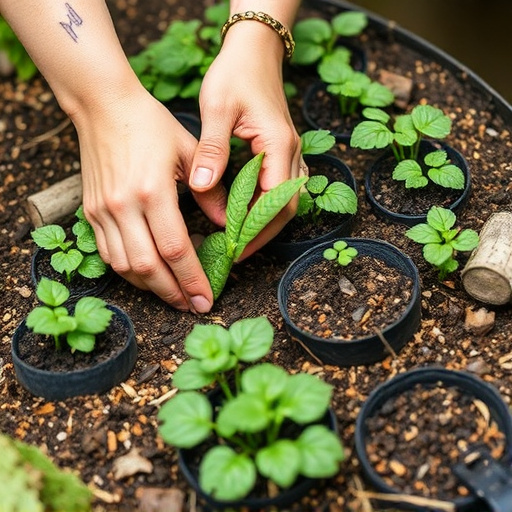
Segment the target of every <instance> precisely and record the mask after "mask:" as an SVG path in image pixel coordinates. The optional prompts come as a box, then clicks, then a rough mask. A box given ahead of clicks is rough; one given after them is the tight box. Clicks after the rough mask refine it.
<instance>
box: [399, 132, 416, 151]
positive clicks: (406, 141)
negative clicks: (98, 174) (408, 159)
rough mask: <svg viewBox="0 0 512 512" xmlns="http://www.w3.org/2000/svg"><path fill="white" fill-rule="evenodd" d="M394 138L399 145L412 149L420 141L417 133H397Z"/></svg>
mask: <svg viewBox="0 0 512 512" xmlns="http://www.w3.org/2000/svg"><path fill="white" fill-rule="evenodd" d="M393 138H394V140H395V142H396V143H397V144H398V145H400V146H404V147H410V146H412V145H414V144H415V143H416V141H417V140H418V134H417V132H416V131H409V132H396V133H395V135H394V137H393Z"/></svg>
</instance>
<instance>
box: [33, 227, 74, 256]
mask: <svg viewBox="0 0 512 512" xmlns="http://www.w3.org/2000/svg"><path fill="white" fill-rule="evenodd" d="M31 236H32V239H33V240H34V242H35V243H36V244H37V245H38V246H39V247H42V248H43V249H46V250H48V251H51V250H53V249H57V248H63V245H64V242H65V240H66V232H65V231H64V229H63V228H62V227H61V226H58V225H56V224H50V225H48V226H41V227H40V228H37V229H35V230H34V231H32V233H31Z"/></svg>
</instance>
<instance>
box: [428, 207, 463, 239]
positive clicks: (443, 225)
mask: <svg viewBox="0 0 512 512" xmlns="http://www.w3.org/2000/svg"><path fill="white" fill-rule="evenodd" d="M456 220H457V217H456V216H455V213H453V212H452V211H451V210H449V209H448V208H442V207H440V206H432V208H430V210H429V211H428V213H427V223H428V224H429V225H430V226H432V227H433V228H434V229H437V231H439V232H441V233H442V232H443V231H448V230H449V229H450V228H451V227H452V226H453V225H454V224H455V221H456Z"/></svg>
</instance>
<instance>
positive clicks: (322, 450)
mask: <svg viewBox="0 0 512 512" xmlns="http://www.w3.org/2000/svg"><path fill="white" fill-rule="evenodd" d="M273 336H274V333H273V328H272V326H271V324H270V322H269V321H268V320H267V318H266V317H257V318H249V319H242V320H239V321H237V322H235V323H233V324H232V325H231V326H230V327H229V329H227V328H225V327H222V326H221V325H215V324H212V325H195V326H194V328H193V329H192V331H191V332H190V334H189V335H188V336H187V338H186V339H185V351H186V352H187V354H188V355H189V356H190V359H188V360H186V361H185V362H183V363H182V364H181V366H180V367H179V368H178V369H177V370H176V372H175V374H174V376H173V385H174V386H176V387H177V388H178V390H179V391H178V393H177V394H176V395H175V396H174V397H173V398H171V399H170V400H169V401H168V402H167V403H166V404H165V405H164V406H163V407H162V408H161V410H160V411H159V413H158V418H159V420H160V422H161V425H160V428H159V433H160V435H161V437H162V438H163V439H164V441H166V442H167V443H169V444H170V445H171V446H174V447H176V448H178V449H179V452H178V455H179V463H180V467H181V469H182V471H183V472H184V474H185V477H186V478H187V480H188V481H189V483H190V484H191V485H192V486H193V488H194V489H195V490H196V491H197V492H198V493H199V494H200V496H202V497H203V498H204V499H205V500H206V501H207V503H208V504H209V505H210V506H212V507H213V508H214V509H216V510H217V509H222V508H228V507H229V508H236V509H238V508H240V507H247V508H249V509H252V510H259V509H262V508H265V507H269V506H277V507H282V506H284V505H286V504H289V503H290V502H292V501H295V500H297V499H299V498H300V497H301V496H302V495H303V494H305V493H306V492H307V490H308V489H309V488H310V487H311V486H312V485H313V484H314V480H312V479H318V478H327V477H331V476H334V475H335V474H336V473H337V472H338V470H339V464H340V462H341V461H342V460H343V449H342V445H341V441H340V439H339V437H338V436H337V434H336V427H335V419H334V417H333V415H332V412H331V411H330V409H329V403H330V398H331V392H332V388H331V386H330V385H328V384H326V383H325V382H323V381H322V380H320V379H318V378H317V377H315V376H313V375H309V374H303V373H298V374H294V375H290V374H288V373H287V372H286V371H285V370H284V369H283V368H281V367H279V366H276V365H274V364H271V363H266V362H260V360H261V359H262V358H264V357H265V356H266V355H267V353H268V352H269V350H270V347H271V345H272V342H273ZM211 386H214V388H213V391H211V392H209V393H208V394H205V393H204V392H203V391H202V390H203V389H205V388H207V389H211ZM267 481H268V482H272V485H274V486H277V489H278V492H277V494H276V495H274V496H269V495H268V494H266V493H267V491H266V489H268V486H267V485H265V482H267ZM261 482H263V485H257V484H260V483H261ZM262 489H263V490H264V491H263V494H260V493H261V492H262Z"/></svg>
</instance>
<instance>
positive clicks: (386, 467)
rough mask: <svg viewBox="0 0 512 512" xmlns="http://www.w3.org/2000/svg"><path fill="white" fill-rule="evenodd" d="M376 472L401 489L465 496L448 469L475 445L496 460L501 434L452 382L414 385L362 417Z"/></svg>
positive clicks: (437, 495)
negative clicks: (481, 447)
mask: <svg viewBox="0 0 512 512" xmlns="http://www.w3.org/2000/svg"><path fill="white" fill-rule="evenodd" d="M366 425H367V428H368V436H367V445H366V449H367V454H368V458H369V460H370V462H371V463H372V466H373V468H374V471H375V472H376V473H377V474H378V475H380V477H381V478H382V479H383V480H384V481H385V482H386V484H388V485H389V486H391V487H393V488H394V489H396V490H397V491H398V492H400V493H405V494H415V495H420V496H425V497H429V498H436V499H442V500H449V499H454V498H457V497H461V496H467V495H468V494H469V491H468V489H467V488H465V487H464V486H461V485H460V482H458V480H457V477H456V476H455V475H454V474H453V473H452V471H451V468H452V467H453V466H455V465H456V464H457V463H459V462H461V460H462V455H463V454H464V453H465V452H466V451H467V450H469V449H471V448H472V447H475V446H482V445H485V446H486V447H487V449H488V450H489V452H490V453H491V455H492V457H493V458H495V459H500V458H501V457H502V455H503V453H504V449H505V436H504V434H503V432H501V431H500V430H499V428H498V426H497V424H496V422H495V421H493V420H491V421H489V410H488V409H487V406H486V405H484V404H483V402H481V401H478V400H476V399H475V398H474V397H473V396H471V395H469V394H467V393H465V392H464V391H463V390H461V389H459V388H456V387H448V388H447V387H433V388H432V387H429V388H427V387H424V386H422V385H419V384H417V385H416V386H415V387H414V389H411V390H408V391H405V392H404V393H402V394H400V395H397V396H396V397H393V398H390V399H389V400H387V401H386V402H385V403H384V404H383V405H382V407H381V409H380V410H379V413H378V414H377V415H375V416H373V417H371V418H368V419H367V421H366Z"/></svg>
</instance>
